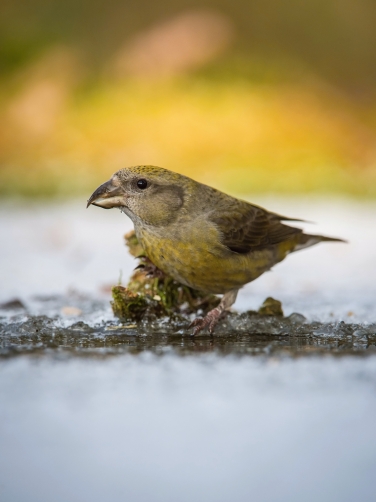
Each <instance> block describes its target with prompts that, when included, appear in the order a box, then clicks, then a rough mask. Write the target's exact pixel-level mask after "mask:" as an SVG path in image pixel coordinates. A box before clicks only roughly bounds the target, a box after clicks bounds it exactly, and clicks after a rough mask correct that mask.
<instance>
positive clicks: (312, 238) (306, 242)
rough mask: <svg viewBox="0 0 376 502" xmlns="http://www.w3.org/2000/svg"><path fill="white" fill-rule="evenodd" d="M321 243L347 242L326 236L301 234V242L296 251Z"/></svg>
mask: <svg viewBox="0 0 376 502" xmlns="http://www.w3.org/2000/svg"><path fill="white" fill-rule="evenodd" d="M319 242H345V243H346V242H347V241H345V240H344V239H338V238H337V237H326V236H325V235H311V234H304V233H301V234H299V241H298V244H297V246H296V247H295V248H294V251H299V250H300V249H305V248H308V247H310V246H314V245H315V244H318V243H319Z"/></svg>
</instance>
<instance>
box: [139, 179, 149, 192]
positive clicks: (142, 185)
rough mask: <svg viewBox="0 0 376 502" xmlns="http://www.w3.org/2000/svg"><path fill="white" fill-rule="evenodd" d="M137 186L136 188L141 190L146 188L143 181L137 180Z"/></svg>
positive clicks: (145, 183)
mask: <svg viewBox="0 0 376 502" xmlns="http://www.w3.org/2000/svg"><path fill="white" fill-rule="evenodd" d="M137 186H138V188H141V190H145V188H147V186H148V182H147V181H146V180H144V179H141V180H138V181H137Z"/></svg>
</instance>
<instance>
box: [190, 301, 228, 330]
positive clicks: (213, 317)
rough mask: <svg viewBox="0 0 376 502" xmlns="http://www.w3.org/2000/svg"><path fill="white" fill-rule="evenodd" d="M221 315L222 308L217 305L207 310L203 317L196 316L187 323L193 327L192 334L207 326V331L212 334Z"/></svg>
mask: <svg viewBox="0 0 376 502" xmlns="http://www.w3.org/2000/svg"><path fill="white" fill-rule="evenodd" d="M221 315H222V310H221V309H219V308H218V307H217V308H215V309H213V310H211V311H210V312H208V313H207V314H206V316H205V317H196V319H194V320H193V321H192V322H191V324H190V325H189V327H190V328H194V330H193V332H192V336H196V335H197V334H198V333H200V331H202V330H203V329H205V328H208V331H209V333H210V334H212V333H213V331H214V328H215V326H216V324H217V322H218V321H219V318H220V317H221Z"/></svg>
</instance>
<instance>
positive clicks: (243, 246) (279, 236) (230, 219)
mask: <svg viewBox="0 0 376 502" xmlns="http://www.w3.org/2000/svg"><path fill="white" fill-rule="evenodd" d="M226 202H227V204H226V206H227V207H224V205H223V206H222V207H221V209H220V210H217V211H214V212H213V213H212V214H211V216H210V219H211V221H212V222H213V223H215V224H216V225H217V227H218V229H219V230H220V232H221V234H222V239H221V240H222V244H224V245H225V246H226V247H228V249H230V250H231V251H233V252H235V253H241V254H245V253H249V252H250V251H252V250H257V249H263V248H267V247H271V246H274V245H276V244H279V243H281V242H284V241H287V240H289V239H291V238H292V237H294V236H296V235H297V234H301V233H302V230H301V229H300V228H294V227H290V226H288V225H285V224H284V223H282V221H283V220H290V221H299V220H292V219H291V218H285V217H283V216H280V215H278V214H275V213H270V212H268V211H266V210H265V209H262V208H261V207H258V206H254V205H253V204H249V203H247V202H244V201H241V200H237V199H233V198H229V199H228V200H227V201H226Z"/></svg>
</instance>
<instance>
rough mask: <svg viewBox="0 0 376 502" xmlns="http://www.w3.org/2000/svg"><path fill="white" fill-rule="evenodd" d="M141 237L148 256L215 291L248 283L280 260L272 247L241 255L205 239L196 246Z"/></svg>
mask: <svg viewBox="0 0 376 502" xmlns="http://www.w3.org/2000/svg"><path fill="white" fill-rule="evenodd" d="M140 240H141V242H142V246H143V248H144V250H145V253H146V255H147V256H148V258H149V259H150V260H151V261H152V262H153V263H154V265H156V266H157V267H158V268H159V269H161V270H162V271H163V272H165V273H166V274H167V275H170V276H171V277H173V278H174V279H175V280H176V281H178V282H180V283H182V284H185V285H187V286H189V287H191V288H193V289H198V290H201V291H206V292H210V293H215V294H222V293H226V291H230V290H231V289H238V288H240V287H242V286H244V284H247V283H248V282H251V281H253V280H254V279H256V278H257V277H259V276H260V275H261V274H263V273H264V272H265V271H266V270H269V269H270V268H271V266H272V265H274V263H276V261H278V260H277V259H276V258H275V257H274V254H275V253H273V252H272V251H270V250H263V251H259V252H255V253H252V254H247V255H240V254H235V253H232V252H230V251H227V250H221V252H218V250H217V252H213V250H212V249H208V247H207V246H205V244H201V243H199V244H198V245H194V246H193V245H192V244H191V243H188V242H181V241H176V240H170V239H154V238H153V237H150V236H147V238H146V239H145V238H141V239H140Z"/></svg>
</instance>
